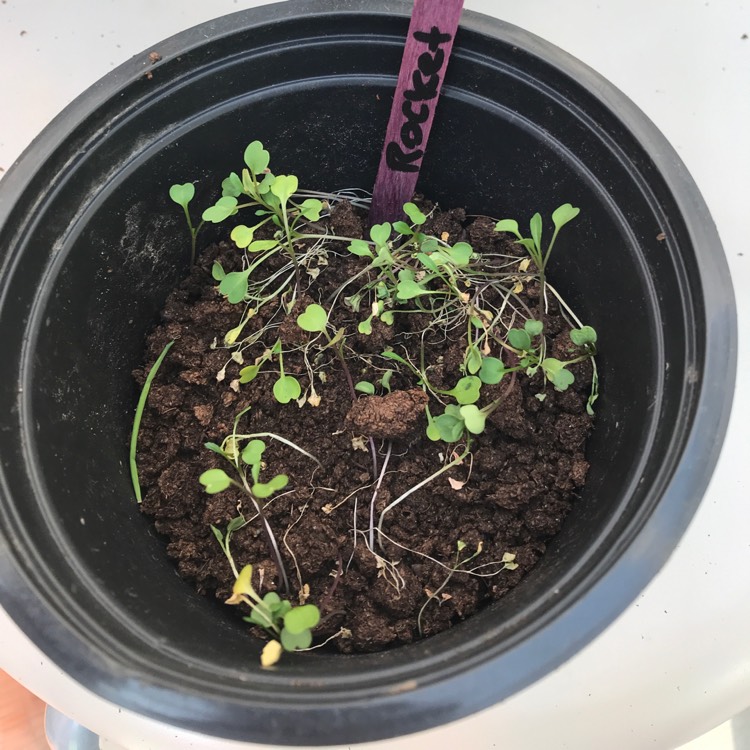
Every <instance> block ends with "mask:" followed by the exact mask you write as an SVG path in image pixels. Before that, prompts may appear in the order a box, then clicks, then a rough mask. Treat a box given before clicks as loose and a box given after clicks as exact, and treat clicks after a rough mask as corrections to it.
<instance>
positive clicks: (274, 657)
mask: <svg viewBox="0 0 750 750" xmlns="http://www.w3.org/2000/svg"><path fill="white" fill-rule="evenodd" d="M283 651H284V649H283V648H282V647H281V644H280V643H279V642H278V641H268V643H266V645H265V646H263V651H261V652H260V666H261V667H263V668H267V667H272V666H273V665H274V664H276V662H277V661H278V660H279V659H280V658H281V654H282V652H283Z"/></svg>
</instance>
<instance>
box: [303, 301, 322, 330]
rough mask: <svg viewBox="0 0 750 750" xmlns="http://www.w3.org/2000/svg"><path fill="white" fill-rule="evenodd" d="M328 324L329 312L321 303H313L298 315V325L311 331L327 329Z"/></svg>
mask: <svg viewBox="0 0 750 750" xmlns="http://www.w3.org/2000/svg"><path fill="white" fill-rule="evenodd" d="M327 324H328V313H327V312H326V311H325V309H324V308H323V307H321V306H320V305H316V304H312V305H308V306H307V307H306V308H305V311H304V312H303V313H301V314H300V315H298V316H297V325H298V326H299V327H300V328H301V329H302V330H303V331H308V332H310V333H318V332H321V331H325V329H326V325H327Z"/></svg>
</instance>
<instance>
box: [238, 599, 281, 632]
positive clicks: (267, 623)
mask: <svg viewBox="0 0 750 750" xmlns="http://www.w3.org/2000/svg"><path fill="white" fill-rule="evenodd" d="M242 619H243V620H245V621H246V622H250V623H252V624H253V625H260V627H262V628H270V627H272V626H273V619H274V618H273V615H272V614H271V612H270V610H269V609H268V608H267V607H265V606H264V605H262V604H256V605H255V606H254V607H253V609H252V611H251V612H250V616H249V617H243V618H242Z"/></svg>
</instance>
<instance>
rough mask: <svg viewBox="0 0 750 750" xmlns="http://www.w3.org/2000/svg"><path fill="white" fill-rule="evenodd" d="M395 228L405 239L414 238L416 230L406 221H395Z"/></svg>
mask: <svg viewBox="0 0 750 750" xmlns="http://www.w3.org/2000/svg"><path fill="white" fill-rule="evenodd" d="M393 228H394V229H395V230H396V231H397V232H398V233H399V234H401V235H403V236H404V237H412V236H413V235H414V230H413V229H412V228H411V227H410V226H409V225H408V224H407V223H406V222H405V221H394V222H393Z"/></svg>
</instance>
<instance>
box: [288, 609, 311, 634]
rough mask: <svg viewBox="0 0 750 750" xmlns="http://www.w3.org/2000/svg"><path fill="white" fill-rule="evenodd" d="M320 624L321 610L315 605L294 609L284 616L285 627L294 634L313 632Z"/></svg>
mask: <svg viewBox="0 0 750 750" xmlns="http://www.w3.org/2000/svg"><path fill="white" fill-rule="evenodd" d="M319 622H320V610H319V609H318V608H317V607H316V606H315V605H314V604H303V605H302V606H301V607H294V608H293V609H291V610H289V612H287V613H286V615H284V627H285V628H286V629H287V630H288V631H289V632H290V633H293V634H295V635H296V634H297V633H301V632H302V631H303V630H312V629H313V628H314V627H315V626H316V625H317V624H318V623H319Z"/></svg>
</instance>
